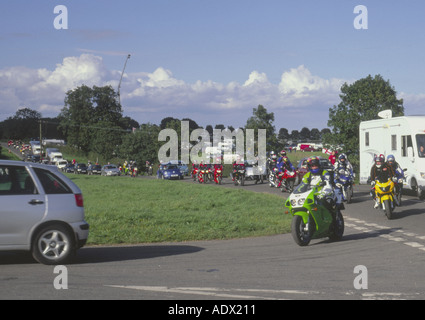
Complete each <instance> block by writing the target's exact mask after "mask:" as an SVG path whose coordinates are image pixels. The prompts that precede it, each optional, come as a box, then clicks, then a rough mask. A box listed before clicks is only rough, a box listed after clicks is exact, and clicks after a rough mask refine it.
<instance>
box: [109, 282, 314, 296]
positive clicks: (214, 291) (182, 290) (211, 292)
mask: <svg viewBox="0 0 425 320" xmlns="http://www.w3.org/2000/svg"><path fill="white" fill-rule="evenodd" d="M105 287H112V288H121V289H132V290H140V291H153V292H161V293H179V294H192V295H204V296H213V297H220V298H230V299H266V300H282V298H270V297H265V296H263V295H251V294H252V293H256V294H286V295H312V294H315V295H316V294H321V292H317V291H302V290H266V289H223V288H196V287H175V288H170V287H162V286H122V285H105ZM240 293H247V294H240ZM248 293H249V295H248Z"/></svg>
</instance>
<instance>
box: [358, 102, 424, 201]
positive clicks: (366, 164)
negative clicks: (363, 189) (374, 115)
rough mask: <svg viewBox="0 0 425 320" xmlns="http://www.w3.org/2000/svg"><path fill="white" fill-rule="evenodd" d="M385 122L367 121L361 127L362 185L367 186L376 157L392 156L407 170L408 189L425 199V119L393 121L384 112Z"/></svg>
mask: <svg viewBox="0 0 425 320" xmlns="http://www.w3.org/2000/svg"><path fill="white" fill-rule="evenodd" d="M380 116H381V117H383V119H377V120H370V121H363V122H361V123H360V126H359V137H360V139H359V141H360V142H359V143H360V181H359V182H360V184H366V183H367V182H368V179H369V177H370V170H371V168H372V166H373V164H374V160H375V157H376V156H377V155H380V154H383V155H384V156H385V157H387V156H388V155H390V154H392V155H394V157H395V160H396V161H397V162H398V163H399V164H400V166H401V168H402V169H403V170H405V181H404V183H403V184H404V187H405V188H407V189H410V190H413V191H414V192H416V194H417V196H418V197H419V198H423V197H424V195H425V191H424V190H425V150H424V148H425V116H423V115H419V116H402V117H392V115H391V112H390V111H388V110H387V111H385V112H381V113H380Z"/></svg>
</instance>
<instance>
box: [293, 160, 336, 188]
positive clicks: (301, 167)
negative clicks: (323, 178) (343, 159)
mask: <svg viewBox="0 0 425 320" xmlns="http://www.w3.org/2000/svg"><path fill="white" fill-rule="evenodd" d="M308 158H309V157H305V158H302V159H301V160H300V161H299V162H298V165H297V167H296V170H297V177H296V179H295V184H296V185H297V184H299V183H300V182H301V180H302V179H303V177H304V175H305V174H306V173H307V172H308V168H307V159H308ZM319 160H320V165H321V167H322V168H323V169H325V170H327V171H328V172H329V173H330V174H331V182H333V175H334V171H333V170H334V167H333V165H332V164H331V163H330V161H329V160H328V159H326V158H322V157H319Z"/></svg>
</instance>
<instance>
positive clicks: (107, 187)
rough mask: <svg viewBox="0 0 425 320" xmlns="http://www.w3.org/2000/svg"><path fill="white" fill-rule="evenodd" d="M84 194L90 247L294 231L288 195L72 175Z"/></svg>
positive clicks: (226, 237) (156, 181)
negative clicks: (286, 203)
mask: <svg viewBox="0 0 425 320" xmlns="http://www.w3.org/2000/svg"><path fill="white" fill-rule="evenodd" d="M68 176H69V177H70V178H71V179H72V180H73V181H74V182H75V183H76V184H77V185H78V186H79V187H80V188H81V189H82V191H83V196H84V207H85V213H86V220H87V222H88V223H89V224H90V235H89V239H88V244H91V245H100V244H124V243H125V244H134V243H152V242H169V241H176V242H182V241H193V240H212V239H232V238H243V237H256V236H265V235H274V234H282V233H287V232H289V231H290V222H291V217H289V216H287V215H285V214H284V198H283V197H282V196H278V195H273V194H266V193H256V192H252V191H247V190H243V188H240V189H229V188H226V187H217V186H209V185H199V184H195V183H193V184H192V183H188V182H180V181H162V180H155V179H140V178H137V179H132V178H129V177H100V176H75V175H68Z"/></svg>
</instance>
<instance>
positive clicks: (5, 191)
mask: <svg viewBox="0 0 425 320" xmlns="http://www.w3.org/2000/svg"><path fill="white" fill-rule="evenodd" d="M36 193H38V192H37V188H36V187H35V185H34V181H33V180H32V178H31V176H30V174H29V173H28V171H27V170H26V169H25V167H19V166H0V195H18V194H36Z"/></svg>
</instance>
